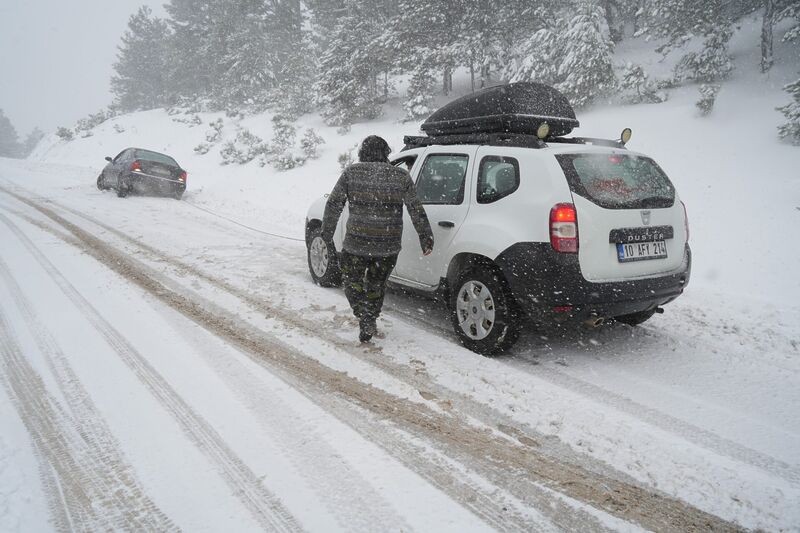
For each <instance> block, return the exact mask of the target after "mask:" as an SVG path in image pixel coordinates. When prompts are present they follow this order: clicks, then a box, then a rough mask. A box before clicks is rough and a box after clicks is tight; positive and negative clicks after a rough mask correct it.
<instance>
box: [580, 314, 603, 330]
mask: <svg viewBox="0 0 800 533" xmlns="http://www.w3.org/2000/svg"><path fill="white" fill-rule="evenodd" d="M605 321H606V319H605V318H603V317H601V316H593V317H591V318H589V319H587V320H584V322H583V325H584V326H586V327H587V328H589V329H594V328H597V327H600V326H602V325H603V322H605Z"/></svg>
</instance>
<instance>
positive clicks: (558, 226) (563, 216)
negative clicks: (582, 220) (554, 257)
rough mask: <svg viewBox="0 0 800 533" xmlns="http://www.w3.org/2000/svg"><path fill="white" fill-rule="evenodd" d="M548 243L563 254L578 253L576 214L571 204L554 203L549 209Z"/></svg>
mask: <svg viewBox="0 0 800 533" xmlns="http://www.w3.org/2000/svg"><path fill="white" fill-rule="evenodd" d="M550 244H551V245H552V246H553V250H555V251H556V252H560V253H563V254H574V253H578V215H577V212H576V211H575V206H574V205H572V204H556V205H554V206H553V208H552V209H551V210H550Z"/></svg>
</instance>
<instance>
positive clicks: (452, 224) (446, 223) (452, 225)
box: [439, 220, 456, 228]
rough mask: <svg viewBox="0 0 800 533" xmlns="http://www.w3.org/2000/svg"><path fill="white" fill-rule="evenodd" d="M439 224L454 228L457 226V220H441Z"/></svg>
mask: <svg viewBox="0 0 800 533" xmlns="http://www.w3.org/2000/svg"><path fill="white" fill-rule="evenodd" d="M439 225H440V226H441V227H443V228H454V227H455V226H456V224H455V222H450V221H449V220H440V221H439Z"/></svg>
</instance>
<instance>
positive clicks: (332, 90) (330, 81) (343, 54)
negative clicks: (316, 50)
mask: <svg viewBox="0 0 800 533" xmlns="http://www.w3.org/2000/svg"><path fill="white" fill-rule="evenodd" d="M368 3H369V2H368V0H348V2H347V3H346V10H345V14H344V15H342V16H341V17H339V19H338V20H337V23H336V25H335V27H334V28H333V30H332V32H331V35H330V39H329V42H328V43H327V45H326V51H325V53H324V54H323V55H322V58H321V60H320V66H319V70H320V72H319V75H318V78H317V81H316V83H315V86H314V89H315V92H316V94H317V104H318V105H319V106H320V107H321V109H322V116H323V117H324V118H325V121H326V122H327V123H328V124H331V125H346V124H351V123H353V122H355V121H356V120H358V119H372V118H375V117H377V116H378V115H380V113H381V104H382V103H383V95H382V94H381V92H380V91H379V89H378V80H377V77H378V75H379V73H380V72H381V70H382V68H383V65H381V64H380V63H379V62H378V59H379V58H380V57H382V56H383V54H382V52H381V53H380V54H379V53H376V52H378V51H380V50H381V49H380V48H379V39H378V37H379V35H380V31H381V29H382V28H381V25H380V24H379V21H378V20H377V19H376V18H373V17H368V16H365V13H368V12H369V11H365V9H366V7H367V5H368Z"/></svg>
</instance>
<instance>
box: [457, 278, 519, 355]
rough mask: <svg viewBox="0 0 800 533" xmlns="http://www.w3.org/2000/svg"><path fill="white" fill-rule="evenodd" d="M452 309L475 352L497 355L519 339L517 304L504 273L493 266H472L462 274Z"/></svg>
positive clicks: (461, 337) (460, 335) (464, 339)
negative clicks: (492, 267) (503, 275)
mask: <svg viewBox="0 0 800 533" xmlns="http://www.w3.org/2000/svg"><path fill="white" fill-rule="evenodd" d="M450 309H451V317H452V322H453V330H454V331H455V332H456V335H458V338H459V340H460V341H461V343H462V344H463V345H464V346H465V347H467V348H469V349H470V350H472V351H473V352H476V353H479V354H482V355H497V354H500V353H502V352H504V351H506V350H508V349H509V348H510V347H511V346H513V345H514V343H515V342H517V339H518V338H519V332H520V328H521V323H520V313H519V311H518V309H517V303H516V301H515V300H514V296H513V295H512V294H511V289H509V287H508V284H507V283H506V281H505V280H504V279H503V277H502V275H501V274H500V273H499V272H497V271H495V270H493V269H491V268H489V267H485V266H475V267H471V268H468V269H467V270H465V271H464V272H462V273H461V275H459V277H458V279H457V280H456V283H455V284H454V285H453V291H452V294H451V295H450Z"/></svg>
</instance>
